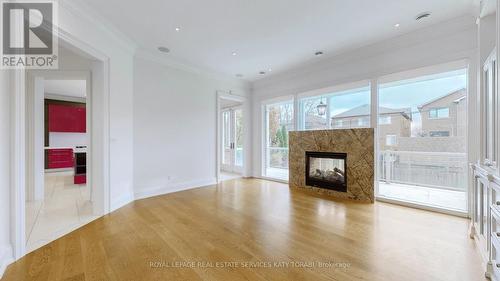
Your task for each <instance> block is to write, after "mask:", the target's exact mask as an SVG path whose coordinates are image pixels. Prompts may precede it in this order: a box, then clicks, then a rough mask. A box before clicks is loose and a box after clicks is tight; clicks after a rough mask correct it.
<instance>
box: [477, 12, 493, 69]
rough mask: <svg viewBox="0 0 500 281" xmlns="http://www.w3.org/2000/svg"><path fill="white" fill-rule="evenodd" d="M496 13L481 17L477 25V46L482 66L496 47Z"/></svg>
mask: <svg viewBox="0 0 500 281" xmlns="http://www.w3.org/2000/svg"><path fill="white" fill-rule="evenodd" d="M496 30H497V22H496V13H493V14H491V15H488V16H485V17H482V18H481V19H480V23H479V40H480V42H479V45H480V57H481V64H484V62H485V61H486V59H487V58H488V56H489V55H490V54H491V52H492V51H493V49H494V48H495V46H496V36H495V34H496Z"/></svg>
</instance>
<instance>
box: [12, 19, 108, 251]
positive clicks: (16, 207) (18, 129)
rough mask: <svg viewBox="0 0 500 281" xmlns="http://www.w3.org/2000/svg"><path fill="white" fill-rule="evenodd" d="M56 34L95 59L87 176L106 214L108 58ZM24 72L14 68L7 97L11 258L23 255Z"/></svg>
mask: <svg viewBox="0 0 500 281" xmlns="http://www.w3.org/2000/svg"><path fill="white" fill-rule="evenodd" d="M56 34H58V36H59V44H60V45H62V44H65V45H66V44H67V45H68V46H69V47H70V48H71V49H72V50H76V51H77V52H80V53H83V54H85V55H87V56H90V57H92V58H94V59H95V60H96V62H95V63H94V66H93V67H92V74H91V76H92V78H91V79H92V82H93V83H92V93H93V94H94V99H93V101H92V108H93V109H92V120H91V122H89V125H91V126H92V131H93V132H92V134H91V135H92V140H91V143H90V144H89V148H90V147H92V149H93V153H92V154H91V155H90V156H91V157H90V159H89V162H90V163H91V164H90V166H91V169H92V171H89V172H90V173H92V178H91V179H89V180H90V181H91V182H92V184H93V185H94V186H95V187H98V188H97V189H96V190H95V191H96V192H94V193H97V195H96V196H97V197H96V198H99V201H100V202H102V205H101V206H96V207H97V208H96V209H97V211H98V212H99V213H100V214H107V213H109V209H110V202H109V200H110V198H109V188H110V187H109V58H108V57H107V56H106V55H104V54H103V53H101V52H100V51H98V50H96V49H94V48H93V47H91V46H89V45H88V44H87V43H85V42H83V41H81V40H79V39H77V38H76V37H74V36H73V35H71V34H69V33H67V32H65V31H64V30H62V29H60V28H59V30H58V32H57V33H56ZM26 82H27V77H26V71H25V70H24V69H18V70H14V71H13V75H12V76H11V85H12V89H13V91H12V95H13V98H12V99H11V106H10V108H11V155H10V161H11V167H12V169H11V179H12V183H11V193H10V194H11V202H12V204H11V206H10V208H11V212H10V214H11V226H10V229H11V237H12V240H13V241H12V243H13V246H14V249H13V254H14V258H15V260H18V259H20V258H22V257H23V256H24V255H25V254H26V236H25V232H26V229H25V228H26V226H25V221H26V217H25V206H26V202H25V201H26V190H25V187H26V180H27V175H28V174H27V171H28V169H27V168H28V165H29V163H28V161H27V158H26V156H27V147H26V144H27V143H28V140H27V134H26V125H27V122H26V121H27V116H26V106H27V103H26V94H27V92H26ZM97 205H99V204H97Z"/></svg>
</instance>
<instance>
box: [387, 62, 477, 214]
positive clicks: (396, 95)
mask: <svg viewBox="0 0 500 281" xmlns="http://www.w3.org/2000/svg"><path fill="white" fill-rule="evenodd" d="M466 108H467V71H466V70H465V69H463V70H457V71H451V72H445V73H439V74H434V75H429V76H422V77H416V78H412V79H408V80H399V81H395V82H390V83H385V84H381V85H379V115H380V119H379V120H380V121H382V120H384V119H385V118H386V117H383V116H384V115H387V116H390V117H391V122H390V123H389V122H385V120H384V122H380V124H379V130H378V133H379V140H380V141H379V157H378V161H379V163H378V167H379V180H380V183H379V194H378V195H379V196H380V197H386V198H390V199H394V200H400V201H407V202H412V203H417V204H422V205H426V206H432V207H439V208H445V209H451V210H456V211H466V210H467V183H468V181H467V173H468V170H467V154H466V152H467V149H466V144H467V142H466V135H467V134H466V120H467V115H466V112H467V111H466Z"/></svg>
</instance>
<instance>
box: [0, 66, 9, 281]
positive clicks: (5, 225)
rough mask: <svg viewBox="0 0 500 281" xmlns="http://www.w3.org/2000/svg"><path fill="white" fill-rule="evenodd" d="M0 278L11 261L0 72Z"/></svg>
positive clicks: (3, 77)
mask: <svg viewBox="0 0 500 281" xmlns="http://www.w3.org/2000/svg"><path fill="white" fill-rule="evenodd" d="M0 87H1V88H0V206H1V207H0V278H1V276H2V273H3V269H4V268H5V266H6V265H7V264H8V263H10V261H11V259H12V247H11V241H10V227H9V226H10V208H9V206H10V198H11V197H10V83H9V72H8V71H6V70H0Z"/></svg>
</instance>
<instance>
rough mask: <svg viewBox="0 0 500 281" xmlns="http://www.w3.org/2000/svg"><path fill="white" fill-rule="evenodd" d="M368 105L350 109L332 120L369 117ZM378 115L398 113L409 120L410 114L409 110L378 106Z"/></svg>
mask: <svg viewBox="0 0 500 281" xmlns="http://www.w3.org/2000/svg"><path fill="white" fill-rule="evenodd" d="M370 110H371V109H370V105H369V104H364V105H361V106H358V107H355V108H352V109H350V110H347V111H344V112H342V113H340V114H337V115H334V116H332V119H333V118H346V117H357V116H368V115H370ZM378 110H379V114H381V115H383V114H395V113H400V114H401V115H403V116H404V117H406V118H407V119H410V114H411V108H389V107H383V106H379V109H378Z"/></svg>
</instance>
